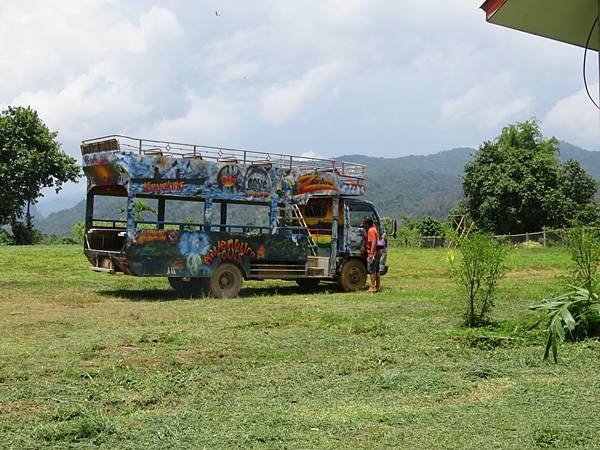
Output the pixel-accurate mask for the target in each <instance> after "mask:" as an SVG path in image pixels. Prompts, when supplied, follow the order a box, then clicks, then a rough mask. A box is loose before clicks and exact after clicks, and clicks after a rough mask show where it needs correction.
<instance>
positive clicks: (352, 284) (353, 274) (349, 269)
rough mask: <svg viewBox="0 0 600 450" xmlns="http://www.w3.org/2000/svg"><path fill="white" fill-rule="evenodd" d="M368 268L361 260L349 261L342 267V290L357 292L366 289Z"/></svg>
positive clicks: (340, 276)
mask: <svg viewBox="0 0 600 450" xmlns="http://www.w3.org/2000/svg"><path fill="white" fill-rule="evenodd" d="M366 282H367V267H366V266H365V263H364V261H361V260H360V259H354V258H353V259H349V260H347V261H346V262H345V263H344V265H343V266H342V270H341V271H340V275H339V277H338V284H339V286H340V289H341V290H342V291H344V292H355V291H359V290H361V289H362V288H364V287H365V283H366Z"/></svg>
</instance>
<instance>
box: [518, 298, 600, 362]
mask: <svg viewBox="0 0 600 450" xmlns="http://www.w3.org/2000/svg"><path fill="white" fill-rule="evenodd" d="M572 288H573V290H572V291H571V292H568V293H566V294H564V295H561V296H559V297H555V298H550V299H545V300H543V301H542V302H541V303H539V304H537V305H533V306H530V309H532V310H534V311H542V312H545V313H546V314H547V316H548V327H547V338H546V349H545V351H544V361H546V360H547V359H548V358H549V357H550V353H552V357H553V359H554V362H555V363H557V362H558V343H559V342H561V341H563V340H564V339H565V338H568V339H571V340H580V339H584V338H587V337H591V336H597V335H598V332H599V331H600V298H599V297H598V294H595V293H593V292H592V291H589V290H587V289H584V288H578V287H575V286H573V287H572Z"/></svg>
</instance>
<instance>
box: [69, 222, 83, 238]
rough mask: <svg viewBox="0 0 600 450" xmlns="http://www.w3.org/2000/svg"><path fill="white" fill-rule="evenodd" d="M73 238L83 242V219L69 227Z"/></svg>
mask: <svg viewBox="0 0 600 450" xmlns="http://www.w3.org/2000/svg"><path fill="white" fill-rule="evenodd" d="M71 234H72V237H73V240H74V241H75V242H76V243H78V244H83V240H84V238H85V222H84V221H83V220H81V221H79V222H77V223H76V224H75V225H73V227H72V228H71Z"/></svg>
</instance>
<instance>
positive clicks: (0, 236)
mask: <svg viewBox="0 0 600 450" xmlns="http://www.w3.org/2000/svg"><path fill="white" fill-rule="evenodd" d="M13 243H14V241H13V237H12V236H11V235H10V234H9V232H8V231H6V230H5V229H4V228H0V245H9V244H13Z"/></svg>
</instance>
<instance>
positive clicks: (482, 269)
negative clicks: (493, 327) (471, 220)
mask: <svg viewBox="0 0 600 450" xmlns="http://www.w3.org/2000/svg"><path fill="white" fill-rule="evenodd" d="M456 240H457V242H458V248H459V251H460V254H461V258H460V259H459V260H458V261H456V260H455V258H454V254H453V253H449V255H448V260H449V263H450V274H451V276H452V278H453V279H454V280H455V281H456V283H457V285H458V289H459V291H460V293H461V294H462V295H463V296H464V299H465V300H466V306H467V310H466V313H465V325H466V326H468V327H477V326H481V325H485V324H487V323H489V314H490V313H491V311H492V309H493V307H494V297H495V293H496V287H497V285H498V281H499V280H500V279H501V278H502V277H503V275H504V273H505V270H506V269H505V266H504V259H505V257H506V252H507V248H506V247H505V246H504V245H502V244H501V243H500V242H498V241H496V240H493V239H492V238H491V237H490V236H488V235H486V234H483V233H480V232H474V233H472V234H470V235H468V236H464V237H457V238H456Z"/></svg>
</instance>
